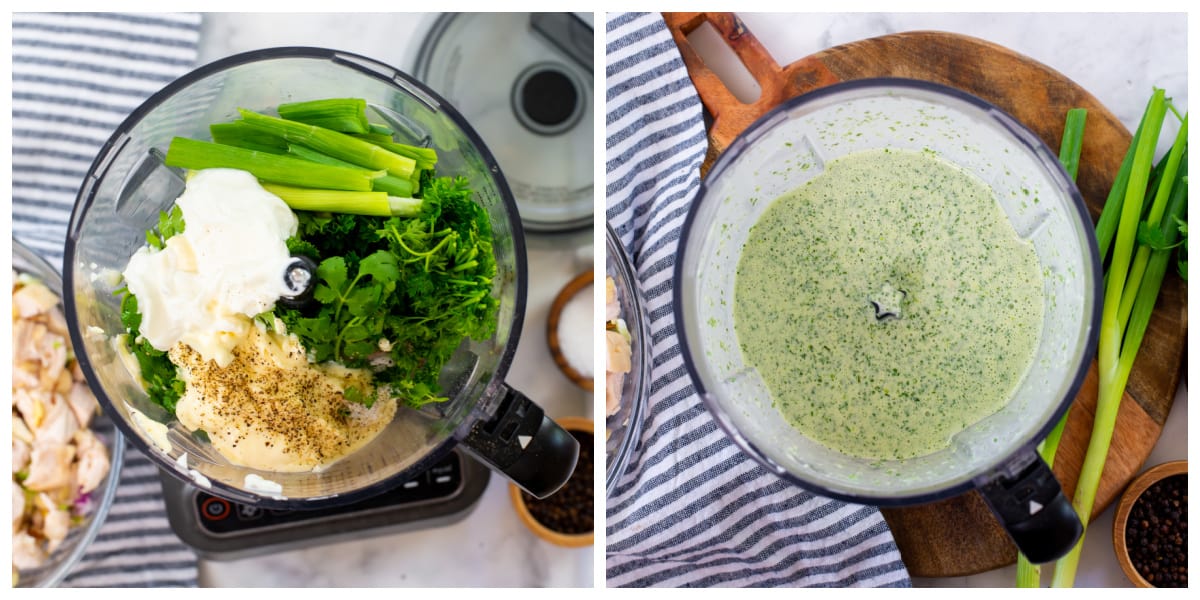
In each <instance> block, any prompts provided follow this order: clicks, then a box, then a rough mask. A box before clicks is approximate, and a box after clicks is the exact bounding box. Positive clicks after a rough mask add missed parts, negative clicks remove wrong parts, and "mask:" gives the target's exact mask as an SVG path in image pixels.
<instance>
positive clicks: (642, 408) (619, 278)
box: [604, 224, 650, 495]
mask: <svg viewBox="0 0 1200 600" xmlns="http://www.w3.org/2000/svg"><path fill="white" fill-rule="evenodd" d="M605 229H606V230H607V231H608V252H606V253H605V267H604V270H605V272H606V274H607V275H608V277H611V278H612V280H613V287H614V288H615V289H616V294H617V302H618V303H619V304H620V306H621V314H620V318H621V319H624V321H625V326H626V327H627V328H628V330H629V335H630V355H631V363H632V368H631V369H630V372H629V373H628V374H627V375H626V376H625V378H624V380H623V381H622V385H621V400H620V404H619V405H618V407H617V410H616V412H614V413H613V414H611V415H608V417H607V418H606V419H605V428H606V439H605V444H604V451H605V480H606V482H605V487H606V489H605V494H606V495H611V494H612V493H613V490H614V489H616V486H617V480H618V479H620V478H621V475H623V474H624V473H625V467H626V466H628V465H629V460H630V459H631V458H632V456H633V453H634V448H635V447H636V446H637V441H638V436H640V435H641V432H642V419H643V418H644V416H643V415H644V414H645V412H646V404H647V400H646V396H647V395H648V394H649V392H650V387H649V386H650V347H649V346H648V345H647V341H648V340H649V339H650V325H649V323H648V322H647V319H646V312H645V305H644V304H643V302H642V295H641V292H640V291H638V288H637V277H636V276H635V275H634V269H633V263H631V262H630V261H629V256H628V255H627V254H625V247H624V246H622V245H621V240H620V239H619V238H617V234H616V232H614V231H613V229H612V226H610V225H607V224H606V225H605Z"/></svg>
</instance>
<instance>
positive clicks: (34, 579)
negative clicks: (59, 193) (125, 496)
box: [12, 238, 125, 587]
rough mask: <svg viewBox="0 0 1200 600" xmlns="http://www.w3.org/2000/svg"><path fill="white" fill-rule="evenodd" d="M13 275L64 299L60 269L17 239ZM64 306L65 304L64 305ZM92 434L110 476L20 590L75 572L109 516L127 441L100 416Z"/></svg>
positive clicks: (28, 573)
mask: <svg viewBox="0 0 1200 600" xmlns="http://www.w3.org/2000/svg"><path fill="white" fill-rule="evenodd" d="M12 258H13V264H12V266H13V272H14V273H26V274H29V275H32V276H34V277H37V278H38V279H40V280H41V281H42V282H43V283H45V284H46V286H47V287H49V288H50V290H51V291H53V292H54V293H55V294H57V295H58V296H59V297H60V298H61V297H62V278H61V277H60V276H59V274H58V270H57V269H55V268H54V267H53V266H51V265H50V263H49V262H46V259H44V258H42V257H41V256H39V255H38V254H36V253H35V252H34V251H33V250H30V249H29V248H28V247H26V246H25V245H24V244H22V243H20V242H18V241H17V240H16V238H13V241H12ZM60 306H61V305H60ZM91 429H92V432H94V433H95V434H96V437H97V438H98V439H99V440H100V441H101V442H103V443H104V444H105V445H106V446H107V447H108V454H109V462H110V465H109V470H108V475H107V476H106V477H105V478H104V480H103V481H102V482H100V485H98V486H96V489H95V490H94V491H93V492H92V498H93V499H94V500H95V505H94V507H93V508H92V509H91V510H90V511H88V512H87V514H86V515H84V516H83V519H82V520H81V521H80V522H79V523H78V524H76V525H74V526H73V527H72V528H71V532H70V533H69V534H67V537H66V539H65V540H63V542H62V544H61V545H60V546H59V547H58V549H56V550H55V551H54V553H53V554H51V555H50V558H49V560H47V561H46V563H45V564H43V565H42V566H41V567H38V568H37V569H26V570H22V571H21V573H20V578H19V579H18V581H17V583H16V586H17V587H55V586H57V585H58V584H59V583H61V582H62V580H63V579H64V578H66V576H67V574H68V573H70V571H71V569H72V568H74V567H75V565H76V564H78V563H79V560H80V559H81V558H82V557H83V553H84V551H85V550H87V547H88V545H89V544H91V543H92V540H93V539H95V537H96V533H97V532H98V531H99V530H100V525H101V524H103V523H104V519H105V518H106V517H107V516H108V511H109V509H110V508H111V507H112V503H113V499H114V498H115V497H116V495H117V482H118V481H119V480H120V479H121V477H120V474H121V463H122V459H123V456H124V452H125V438H124V437H122V436H121V431H120V430H119V429H117V427H116V425H114V424H113V423H112V421H111V420H109V419H107V418H105V417H104V416H103V415H99V416H97V417H96V418H93V419H92V422H91Z"/></svg>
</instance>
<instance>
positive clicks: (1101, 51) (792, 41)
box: [714, 13, 1188, 587]
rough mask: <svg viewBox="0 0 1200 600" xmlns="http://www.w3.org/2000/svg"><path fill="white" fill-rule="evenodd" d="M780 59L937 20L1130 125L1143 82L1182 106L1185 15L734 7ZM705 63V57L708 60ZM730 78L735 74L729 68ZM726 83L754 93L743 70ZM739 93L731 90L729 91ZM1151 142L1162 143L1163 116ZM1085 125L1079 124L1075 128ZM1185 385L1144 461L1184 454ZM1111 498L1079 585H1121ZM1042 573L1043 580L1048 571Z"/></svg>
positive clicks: (938, 26) (935, 25) (1005, 581)
mask: <svg viewBox="0 0 1200 600" xmlns="http://www.w3.org/2000/svg"><path fill="white" fill-rule="evenodd" d="M740 16H741V17H742V21H743V22H744V23H745V24H746V27H747V28H748V29H749V30H750V31H751V32H753V33H754V35H755V36H756V37H757V38H758V39H759V41H761V42H762V44H763V46H764V47H766V49H767V50H768V52H770V53H771V55H772V57H773V58H774V59H775V61H776V62H777V63H779V64H780V65H786V64H788V63H791V62H793V61H795V60H797V59H800V58H803V57H805V56H808V55H810V54H812V53H814V52H817V51H820V50H822V49H825V48H828V47H831V46H836V45H838V44H844V43H847V42H852V41H856V40H860V39H865V38H869V37H875V36H879V35H884V34H888V33H896V32H901V31H911V30H940V31H950V32H955V33H962V34H967V35H972V36H975V37H979V38H982V39H985V40H988V41H991V42H995V43H998V44H1000V45H1003V46H1006V47H1008V48H1010V49H1012V50H1015V51H1017V52H1020V53H1022V54H1025V55H1027V56H1029V57H1032V58H1034V59H1036V60H1038V61H1040V62H1042V63H1044V64H1046V65H1048V66H1050V67H1052V68H1054V69H1055V70H1057V71H1059V72H1060V73H1062V74H1064V75H1066V76H1067V77H1069V78H1071V79H1072V80H1074V81H1075V82H1076V83H1078V84H1080V85H1081V86H1083V87H1084V88H1085V89H1087V90H1088V91H1090V92H1091V93H1092V94H1093V95H1094V96H1095V97H1096V98H1097V99H1098V100H1099V101H1100V102H1101V103H1103V104H1104V105H1105V106H1106V107H1108V109H1109V110H1111V111H1112V112H1113V114H1114V115H1116V116H1117V118H1119V119H1120V120H1121V121H1122V122H1123V123H1124V124H1125V126H1126V127H1127V128H1128V129H1129V130H1130V131H1133V130H1134V129H1135V128H1136V127H1137V124H1138V120H1139V119H1140V117H1141V114H1142V111H1143V109H1144V108H1145V105H1146V101H1147V100H1148V99H1149V96H1150V93H1151V91H1152V87H1153V86H1157V87H1160V88H1163V89H1165V90H1166V92H1167V95H1168V96H1169V97H1171V98H1173V99H1174V101H1175V103H1176V105H1177V106H1178V107H1179V110H1180V112H1181V113H1183V112H1184V111H1185V110H1186V109H1187V94H1188V88H1187V86H1188V78H1187V67H1188V65H1187V54H1188V53H1187V16H1186V15H1182V14H1121V15H1113V14H1089V13H1084V14H1069V15H1064V14H1049V13H1042V14H1011V13H1006V14H917V13H910V14H876V13H859V14H828V13H826V14H762V13H747V14H741V15H740ZM714 68H715V67H714ZM731 80H734V81H736V79H733V78H731ZM731 85H736V87H737V89H734V90H732V91H734V92H735V93H739V94H749V95H750V96H751V97H754V91H753V85H752V84H750V85H748V84H747V83H746V81H745V80H741V82H740V83H737V84H732V83H731ZM739 97H741V96H740V95H739ZM1168 131H1169V135H1168V134H1164V136H1163V137H1164V138H1165V139H1163V140H1162V142H1161V143H1160V144H1159V149H1160V155H1161V154H1162V153H1165V151H1166V149H1167V148H1168V147H1169V145H1170V139H1171V138H1173V137H1174V132H1175V131H1176V128H1175V127H1174V126H1173V125H1172V126H1171V128H1170V129H1169V130H1168ZM1085 135H1086V133H1085ZM1187 422H1188V416H1187V388H1186V385H1184V386H1181V387H1180V390H1179V392H1178V395H1177V397H1176V400H1175V404H1174V407H1173V409H1172V411H1171V414H1170V416H1169V417H1168V419H1167V424H1166V428H1165V429H1164V431H1163V435H1162V436H1161V437H1160V439H1159V441H1158V444H1157V445H1156V446H1155V448H1154V451H1153V453H1152V454H1151V455H1150V457H1149V459H1148V460H1147V462H1146V467H1147V468H1148V467H1150V466H1153V465H1156V464H1159V463H1162V462H1166V461H1168V460H1178V459H1181V458H1186V457H1187ZM1113 512H1114V509H1113V508H1109V509H1108V510H1107V511H1105V512H1104V513H1103V514H1102V515H1101V516H1100V517H1099V518H1098V519H1096V520H1095V521H1093V522H1092V524H1091V525H1090V527H1089V529H1088V531H1089V532H1090V533H1089V535H1087V536H1086V537H1085V541H1084V550H1083V553H1082V555H1081V557H1082V558H1081V563H1080V567H1079V571H1078V574H1077V579H1076V585H1077V586H1079V587H1093V586H1096V587H1099V586H1103V587H1126V586H1129V585H1130V584H1129V582H1128V581H1127V580H1126V579H1125V577H1124V575H1123V573H1122V572H1121V569H1120V568H1119V566H1118V565H1117V562H1116V557H1115V555H1114V553H1113V549H1112V518H1113ZM1014 581H1015V568H1014V567H1008V568H1004V569H997V570H994V571H990V572H986V573H981V574H978V575H974V576H971V577H956V578H942V579H917V580H915V581H914V582H913V583H914V585H916V586H937V587H1011V586H1012V585H1013V582H1014ZM1043 581H1044V582H1045V583H1046V584H1048V583H1049V576H1048V575H1044V576H1043Z"/></svg>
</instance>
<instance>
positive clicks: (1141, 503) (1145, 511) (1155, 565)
mask: <svg viewBox="0 0 1200 600" xmlns="http://www.w3.org/2000/svg"><path fill="white" fill-rule="evenodd" d="M1125 541H1126V546H1128V549H1129V560H1130V562H1132V563H1133V568H1134V569H1136V570H1137V572H1138V573H1139V574H1141V576H1142V578H1144V579H1145V580H1146V581H1147V582H1149V583H1151V584H1153V585H1154V586H1155V587H1187V475H1186V474H1183V475H1172V476H1170V477H1166V478H1164V479H1163V480H1161V481H1158V482H1156V483H1154V484H1153V485H1151V486H1150V487H1148V488H1146V491H1144V492H1142V494H1141V495H1140V496H1138V498H1137V500H1135V501H1134V502H1133V507H1132V508H1130V511H1129V520H1128V521H1127V522H1126V525H1125Z"/></svg>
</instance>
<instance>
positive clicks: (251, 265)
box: [122, 169, 297, 366]
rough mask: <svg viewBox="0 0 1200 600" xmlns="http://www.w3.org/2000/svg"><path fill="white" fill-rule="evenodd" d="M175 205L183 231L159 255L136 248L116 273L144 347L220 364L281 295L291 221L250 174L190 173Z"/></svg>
mask: <svg viewBox="0 0 1200 600" xmlns="http://www.w3.org/2000/svg"><path fill="white" fill-rule="evenodd" d="M176 204H177V205H178V206H179V208H180V209H181V210H182V211H183V220H184V223H185V226H184V231H183V233H180V234H177V235H175V236H173V237H171V238H170V239H169V240H167V243H166V247H165V248H164V249H163V250H158V249H155V248H151V247H148V246H147V247H143V248H141V249H139V250H138V251H137V252H136V253H135V254H134V255H133V257H132V258H130V259H129V265H128V266H127V267H126V268H125V271H124V273H122V275H123V276H124V278H125V282H126V284H127V285H128V286H129V291H130V292H131V293H133V294H134V295H135V296H137V299H138V311H139V312H140V313H141V315H142V322H141V327H140V331H141V335H142V337H144V338H145V339H146V340H147V341H148V342H150V345H152V346H154V347H155V348H156V349H158V350H162V351H164V352H165V351H167V350H170V349H171V348H172V347H174V346H175V345H176V344H177V343H179V342H183V343H185V344H187V345H188V346H190V347H191V348H192V349H194V350H195V351H196V352H198V353H199V354H200V355H201V356H202V357H203V358H204V359H205V360H212V361H215V362H216V363H217V364H218V365H221V366H226V365H228V364H229V363H230V361H232V360H233V353H232V352H233V348H234V347H235V346H237V345H238V343H239V342H240V341H241V340H242V339H244V338H245V337H246V335H247V333H248V331H249V328H250V323H251V318H252V317H254V316H255V315H257V314H259V313H262V312H265V311H267V310H269V309H271V308H272V307H273V306H274V305H275V301H276V300H278V299H279V297H280V296H281V295H283V294H284V293H285V292H286V291H287V290H286V288H285V287H284V280H283V273H284V271H285V270H286V268H287V265H288V263H289V262H290V261H291V255H290V253H289V252H288V249H287V244H286V240H287V239H288V238H289V237H291V236H292V235H294V234H295V233H296V227H297V221H296V216H295V215H294V214H293V213H292V211H291V209H289V208H288V206H287V204H285V203H284V202H283V200H280V199H279V197H277V196H275V195H274V194H271V193H270V192H268V191H266V190H264V189H263V188H262V186H260V185H259V184H258V180H256V179H255V178H254V176H253V175H251V174H249V173H247V172H245V171H239V170H234V169H206V170H203V171H200V172H198V173H196V174H195V175H194V176H193V177H192V178H191V179H189V180H188V182H187V189H186V190H185V191H184V193H183V194H182V195H181V196H180V197H179V198H178V200H176Z"/></svg>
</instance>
